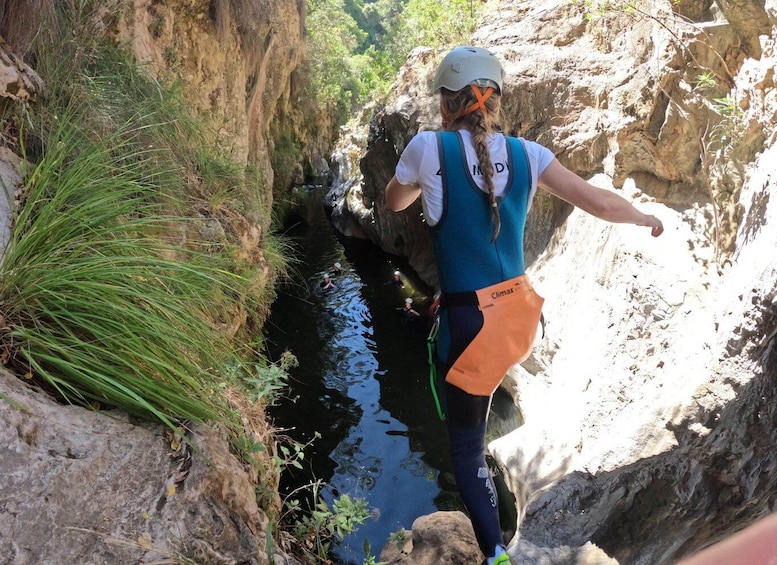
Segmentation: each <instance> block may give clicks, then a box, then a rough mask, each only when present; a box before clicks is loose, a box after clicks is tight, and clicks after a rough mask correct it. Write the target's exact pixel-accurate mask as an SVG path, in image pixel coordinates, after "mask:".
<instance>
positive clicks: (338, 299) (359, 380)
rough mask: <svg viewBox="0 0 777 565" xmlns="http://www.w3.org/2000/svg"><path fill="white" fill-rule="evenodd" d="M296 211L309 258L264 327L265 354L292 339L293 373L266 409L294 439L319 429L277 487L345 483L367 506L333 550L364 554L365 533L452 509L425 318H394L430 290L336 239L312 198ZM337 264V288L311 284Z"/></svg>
mask: <svg viewBox="0 0 777 565" xmlns="http://www.w3.org/2000/svg"><path fill="white" fill-rule="evenodd" d="M319 197H320V195H319ZM302 220H303V221H302V222H300V223H299V224H298V225H297V226H296V227H295V228H294V229H293V230H292V231H291V234H292V235H293V236H294V237H295V238H297V240H298V242H299V244H300V246H301V247H302V249H303V250H304V255H305V257H306V259H305V262H304V264H303V265H301V266H300V277H299V278H298V281H301V282H298V283H297V284H295V285H293V286H291V287H289V288H286V289H283V290H282V292H281V293H280V294H279V297H278V300H277V301H276V304H275V305H274V307H273V312H272V316H271V318H270V320H269V322H268V325H267V328H268V336H267V337H268V341H269V342H270V347H269V348H270V353H271V355H273V356H274V357H275V358H277V357H278V356H279V355H280V353H281V352H282V351H283V350H284V349H286V348H288V349H291V351H292V352H293V353H294V354H295V355H296V356H297V357H298V359H299V361H300V365H299V367H297V368H295V369H293V370H292V371H291V377H292V383H291V385H292V386H291V391H290V399H287V400H285V401H283V402H281V403H280V404H279V406H277V407H275V408H274V409H272V410H271V416H272V417H274V419H275V420H276V423H277V424H278V425H280V426H281V427H286V428H293V429H292V430H290V431H289V432H288V434H289V435H290V436H291V437H293V438H294V439H296V440H297V441H301V442H307V441H308V440H309V439H311V438H312V437H313V436H314V433H315V432H316V431H319V432H321V434H322V436H323V437H322V438H321V439H319V440H316V441H315V442H314V444H313V447H312V449H311V450H310V451H308V452H306V460H305V462H306V463H307V464H308V465H309V467H307V468H306V469H305V470H304V471H301V472H300V471H296V472H295V473H292V474H290V475H289V476H288V477H285V485H284V488H287V489H291V488H294V487H296V486H300V485H302V484H306V483H308V482H310V481H312V480H313V479H314V478H319V479H321V480H323V481H324V482H326V483H328V484H330V485H331V486H332V487H333V491H332V492H327V494H326V497H328V501H329V502H331V500H332V498H333V497H334V495H335V494H340V493H347V494H349V495H351V496H352V497H361V498H364V499H366V500H367V501H368V503H369V505H370V508H373V509H375V511H374V519H370V520H368V522H367V524H366V525H365V526H363V527H361V528H359V530H358V531H357V532H356V533H355V534H354V535H352V536H350V537H349V538H347V539H346V540H344V542H343V543H342V544H340V546H339V548H338V550H337V558H338V559H339V560H340V562H341V563H355V564H361V563H362V561H363V559H364V553H363V550H362V546H363V543H364V540H365V539H367V540H368V541H369V543H370V545H371V548H372V553H373V555H377V554H378V553H379V552H380V549H381V547H382V545H383V544H384V543H385V542H386V540H387V539H388V537H389V535H390V534H391V533H392V532H394V531H396V530H398V529H399V528H401V527H404V528H406V529H409V528H410V527H411V525H412V522H413V520H414V519H415V518H417V517H418V516H420V515H423V514H428V513H431V512H434V511H435V510H437V509H450V508H454V507H458V506H457V500H456V497H455V495H453V494H452V492H453V490H452V483H451V482H450V480H449V479H447V477H449V476H450V471H449V469H448V465H449V464H448V452H447V440H446V434H445V433H444V428H443V424H442V422H440V421H439V420H438V419H437V415H436V411H435V407H434V403H433V400H432V396H431V393H430V391H429V384H428V367H427V364H426V349H425V337H426V333H427V331H428V322H429V320H428V316H424V317H422V318H420V319H418V320H416V321H415V322H413V323H410V324H402V322H401V318H400V315H399V312H398V308H401V306H402V303H403V301H404V298H405V297H407V296H412V297H413V298H414V300H415V303H414V307H416V310H418V311H419V312H422V313H424V312H425V306H426V304H427V303H428V299H427V297H426V296H424V294H423V293H422V292H421V291H419V290H417V289H419V288H421V287H422V285H421V284H420V283H419V282H418V281H412V280H409V279H408V281H407V282H408V284H406V286H405V287H404V288H395V287H393V286H392V285H391V284H390V281H391V278H392V273H393V272H394V270H395V269H397V268H400V270H403V267H404V265H402V264H400V263H399V262H398V261H397V260H396V258H392V257H389V256H386V255H384V254H382V253H381V252H379V251H378V250H377V249H376V248H375V247H374V246H372V245H370V244H368V243H365V242H359V241H352V240H346V241H342V242H341V241H338V239H337V237H336V236H335V234H334V233H333V230H332V228H331V225H330V224H329V221H328V218H327V217H326V214H325V211H324V208H323V204H322V203H321V201H320V199H319V200H318V201H316V200H314V199H312V200H311V202H310V203H309V207H308V209H307V210H306V211H305V215H304V217H303V218H302ZM334 262H340V263H341V264H342V269H343V270H342V273H341V274H339V275H338V276H336V277H334V280H335V283H336V289H335V290H333V291H331V292H329V293H327V294H324V293H322V292H321V290H320V285H319V283H320V282H321V281H322V280H323V276H324V274H332V273H331V266H332V265H333V263H334ZM403 273H404V270H403ZM440 477H442V479H440Z"/></svg>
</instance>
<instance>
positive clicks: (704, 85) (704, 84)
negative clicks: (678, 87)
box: [694, 71, 718, 92]
mask: <svg viewBox="0 0 777 565" xmlns="http://www.w3.org/2000/svg"><path fill="white" fill-rule="evenodd" d="M694 84H695V86H696V88H698V89H699V90H701V91H703V92H707V91H710V90H712V89H714V88H715V87H717V86H718V80H717V78H716V77H715V75H714V74H713V73H712V72H711V71H703V72H701V73H699V75H698V76H697V77H696V81H695V82H694Z"/></svg>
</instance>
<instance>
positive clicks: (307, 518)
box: [284, 481, 369, 564]
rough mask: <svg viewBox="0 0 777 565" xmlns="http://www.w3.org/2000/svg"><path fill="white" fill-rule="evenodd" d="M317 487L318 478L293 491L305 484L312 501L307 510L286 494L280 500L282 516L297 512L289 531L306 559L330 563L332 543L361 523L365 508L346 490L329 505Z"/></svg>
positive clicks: (319, 483) (364, 502) (364, 501)
mask: <svg viewBox="0 0 777 565" xmlns="http://www.w3.org/2000/svg"><path fill="white" fill-rule="evenodd" d="M321 487H322V483H321V481H316V482H314V483H312V484H310V485H308V486H307V487H302V488H300V489H296V491H294V492H295V493H296V492H299V491H301V490H304V489H306V488H310V489H311V491H312V495H313V500H315V501H316V503H315V506H314V507H313V508H312V509H311V510H310V511H309V512H306V511H304V510H303V508H302V505H301V503H300V500H299V499H298V498H287V499H286V501H285V502H284V504H285V506H286V516H291V515H299V516H300V517H299V518H298V519H297V520H296V521H295V522H294V526H293V533H294V537H295V538H296V539H297V541H298V542H300V544H301V547H302V549H303V551H304V552H305V556H306V558H307V559H308V560H309V562H311V563H325V564H331V563H332V562H331V560H330V559H329V557H328V556H329V554H330V551H331V549H332V544H333V543H335V542H338V541H341V540H342V539H343V538H344V537H345V536H346V535H349V534H351V533H353V532H354V531H355V530H356V528H357V526H360V525H362V524H364V522H365V521H366V520H367V517H368V516H369V511H368V506H367V501H366V500H364V499H362V498H351V497H350V496H349V495H348V494H343V495H340V496H339V497H338V498H336V499H335V500H334V502H333V503H332V506H331V507H330V506H329V504H327V502H326V500H324V498H323V496H322V494H321ZM292 494H293V493H292Z"/></svg>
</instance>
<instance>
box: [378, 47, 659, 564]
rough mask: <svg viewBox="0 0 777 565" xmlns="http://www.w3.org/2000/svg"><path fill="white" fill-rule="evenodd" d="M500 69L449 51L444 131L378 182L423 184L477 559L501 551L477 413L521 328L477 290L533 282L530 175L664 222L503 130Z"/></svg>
mask: <svg viewBox="0 0 777 565" xmlns="http://www.w3.org/2000/svg"><path fill="white" fill-rule="evenodd" d="M503 77H504V71H503V69H502V65H501V64H500V62H499V61H498V60H497V58H496V57H495V56H494V55H493V54H491V53H490V52H488V51H486V50H485V49H480V48H478V47H467V46H464V47H456V48H455V49H453V50H452V51H450V52H449V53H448V54H447V55H446V56H445V57H444V58H443V60H442V62H441V63H440V66H439V67H438V69H437V72H436V74H435V77H434V86H433V87H434V92H435V93H439V95H440V113H441V116H442V123H443V130H444V131H443V132H441V133H436V132H430V131H426V132H420V133H418V134H417V135H416V136H415V137H413V139H412V140H411V141H410V143H408V145H407V147H406V148H405V150H404V151H403V153H402V156H401V157H400V160H399V163H398V164H397V167H396V172H395V175H394V177H393V178H392V179H391V181H390V182H389V183H388V185H387V186H386V203H387V206H388V207H389V208H390V209H392V210H394V211H399V210H404V209H405V208H407V207H408V206H410V204H412V203H413V202H414V201H415V200H416V199H417V198H418V197H419V196H423V198H422V205H423V209H424V215H425V218H426V222H427V223H428V225H429V226H430V227H431V237H432V243H433V246H434V250H435V260H436V263H437V269H438V273H439V278H440V289H441V291H442V298H441V304H442V309H441V314H440V328H439V334H438V342H437V364H438V369H439V374H440V375H441V376H444V378H445V387H444V390H445V395H444V398H445V404H446V410H445V412H446V421H447V426H448V435H449V438H450V445H451V456H452V459H453V468H454V475H455V477H456V483H457V485H458V487H459V490H460V492H461V496H462V499H463V501H464V504H465V506H466V508H467V511H468V513H469V515H470V519H471V521H472V525H473V528H474V530H475V535H476V537H477V540H478V545H479V546H480V549H481V550H482V551H483V554H484V555H485V556H486V560H485V561H484V564H487V565H494V564H505V563H509V562H510V561H509V559H508V557H507V554H506V552H505V547H504V540H503V539H502V533H501V528H500V525H499V515H498V506H497V496H496V488H495V486H494V483H493V480H492V477H491V473H490V472H489V469H488V466H487V464H486V460H485V431H486V419H487V416H488V410H489V406H490V403H491V396H492V394H493V391H494V390H495V389H496V388H497V387H498V385H499V382H500V381H501V380H502V378H503V377H504V374H505V372H506V368H507V367H509V366H510V365H511V364H514V363H516V362H519V361H522V360H523V358H525V356H526V355H527V353H526V352H525V351H518V349H520V348H518V349H516V347H518V346H515V347H514V346H513V345H512V344H511V343H512V338H511V335H512V334H517V333H521V332H523V330H522V329H521V328H519V327H518V326H515V327H514V328H513V329H512V331H511V330H510V327H511V326H512V325H514V324H518V325H520V320H518V321H514V319H517V318H520V317H519V316H515V315H514V310H512V311H511V310H510V309H509V308H501V309H500V308H490V307H488V308H486V307H485V304H484V300H487V299H488V297H489V296H492V297H497V296H502V295H510V296H512V295H513V294H517V293H514V292H513V290H514V289H515V288H516V287H521V288H522V289H523V290H522V292H523V291H526V292H532V293H533V291H532V290H531V285H530V284H529V282H528V280H527V279H526V276H525V267H524V259H523V230H524V225H525V221H526V213H527V211H528V209H529V206H530V203H531V198H532V196H533V195H534V193H535V192H536V190H537V187H538V186H540V187H542V188H543V189H545V190H546V191H548V192H549V193H551V194H553V195H555V196H557V197H559V198H561V199H563V200H565V201H567V202H569V203H571V204H573V205H575V206H577V207H579V208H582V209H583V210H585V211H586V212H588V213H590V214H592V215H594V216H596V217H598V218H601V219H603V220H607V221H610V222H623V223H630V224H635V225H639V226H647V227H649V228H650V230H651V234H652V235H653V236H659V235H661V233H663V231H664V228H663V225H662V224H661V221H660V220H659V219H658V218H656V217H654V216H650V215H647V214H644V213H642V212H640V211H639V210H637V209H636V208H635V207H634V206H632V205H631V204H629V203H628V202H627V201H626V200H624V199H623V198H621V197H620V196H618V195H617V194H615V193H613V192H610V191H607V190H603V189H600V188H597V187H594V186H593V185H591V184H589V183H587V182H586V181H585V180H583V179H582V178H580V177H579V176H577V175H576V174H574V173H572V172H571V171H569V170H568V169H566V168H565V167H564V166H563V165H562V164H561V163H559V162H558V161H557V160H556V159H555V157H554V155H553V153H552V152H551V151H550V150H548V149H546V148H545V147H542V146H541V145H539V144H537V143H534V142H531V141H527V140H524V139H517V138H508V137H506V136H504V135H503V134H501V133H500V127H499V121H498V118H499V110H500V102H501V94H502V80H503ZM535 296H536V295H535ZM541 300H542V299H541V298H540V299H539V304H540V306H541ZM535 302H536V301H535ZM489 306H490V304H489ZM492 312H497V313H498V312H503V313H506V314H505V315H504V317H499V315H495V314H492ZM534 327H535V328H536V321H535V324H534ZM532 331H534V330H532ZM529 343H530V342H529ZM529 348H530V345H529Z"/></svg>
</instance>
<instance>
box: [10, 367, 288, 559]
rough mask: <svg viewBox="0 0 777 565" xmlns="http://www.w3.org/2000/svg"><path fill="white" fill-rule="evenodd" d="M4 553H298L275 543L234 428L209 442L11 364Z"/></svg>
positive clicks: (207, 436) (200, 433)
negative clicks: (53, 388)
mask: <svg viewBox="0 0 777 565" xmlns="http://www.w3.org/2000/svg"><path fill="white" fill-rule="evenodd" d="M0 422H1V423H2V426H0V435H2V441H0V445H2V446H3V455H2V457H1V458H0V474H1V475H2V476H3V477H4V480H3V481H2V482H0V498H2V500H3V503H2V514H3V519H2V520H0V553H2V555H3V557H4V562H7V563H13V564H15V565H22V564H32V563H82V564H90V563H95V564H96V563H152V562H157V563H158V562H160V561H161V560H166V559H183V558H188V559H191V560H194V561H195V562H197V563H253V564H264V563H269V562H270V560H269V556H268V551H269V552H270V553H276V554H277V555H276V561H275V562H276V563H288V564H291V563H294V561H293V560H291V559H290V558H287V557H286V556H285V555H284V554H283V553H282V552H281V551H279V550H277V549H274V548H269V549H267V548H266V547H265V544H266V530H267V518H266V516H265V515H264V513H263V512H261V510H260V509H259V508H258V507H257V504H256V494H255V488H256V486H255V484H254V483H253V482H252V481H251V480H250V477H249V475H248V473H246V471H245V470H244V469H243V466H242V465H241V464H240V462H238V461H237V460H236V459H235V458H234V456H232V455H231V454H230V453H229V449H228V442H227V441H226V439H225V435H224V434H223V433H221V432H219V431H218V430H216V429H213V428H207V427H200V428H198V429H196V430H195V431H194V432H193V433H192V435H191V440H192V443H193V446H194V447H195V448H196V450H197V451H199V453H198V452H197V451H193V450H192V449H189V448H187V447H186V446H185V445H180V444H179V443H176V442H173V444H172V445H171V437H170V435H169V433H168V432H167V430H166V429H164V428H162V427H160V426H152V425H146V424H139V423H136V422H133V421H131V420H130V419H129V418H128V417H127V416H126V415H124V414H122V413H118V412H94V411H90V410H86V409H83V408H79V407H75V406H61V405H59V404H57V403H56V402H54V401H53V400H51V399H49V398H48V397H47V395H45V394H42V393H40V392H38V391H35V390H33V389H31V388H30V387H29V386H27V385H26V384H25V383H23V382H22V381H21V380H19V379H18V378H16V377H14V376H12V375H9V374H8V373H6V372H2V373H1V374H0Z"/></svg>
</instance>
